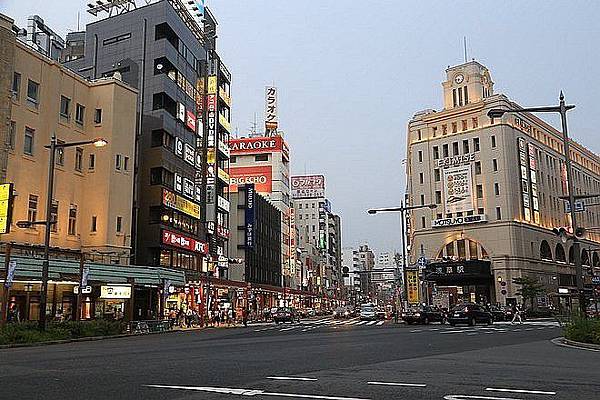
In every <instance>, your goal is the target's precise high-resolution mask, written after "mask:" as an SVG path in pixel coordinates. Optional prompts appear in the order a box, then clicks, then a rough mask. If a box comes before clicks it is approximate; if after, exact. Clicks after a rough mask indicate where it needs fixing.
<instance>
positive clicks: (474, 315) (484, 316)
mask: <svg viewBox="0 0 600 400" xmlns="http://www.w3.org/2000/svg"><path fill="white" fill-rule="evenodd" d="M448 322H449V323H450V325H452V326H454V325H456V324H468V325H469V326H473V325H476V324H477V323H486V324H491V323H493V322H494V318H493V317H492V314H491V313H490V312H489V311H486V310H485V309H484V308H483V307H482V306H480V305H479V304H473V303H463V304H459V305H457V306H456V307H454V308H453V309H452V311H450V314H449V315H448Z"/></svg>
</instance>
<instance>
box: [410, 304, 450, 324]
mask: <svg viewBox="0 0 600 400" xmlns="http://www.w3.org/2000/svg"><path fill="white" fill-rule="evenodd" d="M402 320H403V321H404V322H406V323H407V324H409V325H410V324H425V325H427V324H429V323H430V322H440V323H442V324H443V323H444V322H445V320H446V316H445V315H444V313H443V312H442V310H440V309H439V308H437V307H432V306H419V307H413V308H410V309H408V310H406V311H405V312H403V313H402Z"/></svg>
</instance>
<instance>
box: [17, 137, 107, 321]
mask: <svg viewBox="0 0 600 400" xmlns="http://www.w3.org/2000/svg"><path fill="white" fill-rule="evenodd" d="M90 144H91V145H93V146H94V147H98V148H100V147H104V146H106V145H107V144H108V141H107V140H106V139H104V138H95V139H93V140H84V141H80V142H71V143H58V141H57V139H56V134H55V133H53V134H52V138H51V139H50V144H49V145H46V146H44V147H45V148H47V149H50V161H49V164H48V189H47V193H46V195H47V198H46V220H45V221H33V222H29V223H25V221H19V222H18V223H17V226H19V227H26V228H28V227H30V226H32V225H44V226H45V228H46V231H45V232H44V233H45V236H44V262H43V264H42V287H41V289H40V316H39V319H38V327H39V329H40V330H41V331H43V330H45V329H46V303H47V298H48V267H49V264H50V229H51V227H52V224H53V223H54V222H55V221H52V220H51V219H50V212H51V210H52V197H53V196H54V159H55V157H56V149H64V148H66V147H74V146H86V145H90ZM79 289H80V290H81V288H79ZM77 312H79V310H78V311H77Z"/></svg>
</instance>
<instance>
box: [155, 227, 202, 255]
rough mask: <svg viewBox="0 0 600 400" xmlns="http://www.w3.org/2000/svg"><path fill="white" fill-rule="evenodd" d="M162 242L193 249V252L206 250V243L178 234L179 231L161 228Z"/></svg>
mask: <svg viewBox="0 0 600 400" xmlns="http://www.w3.org/2000/svg"><path fill="white" fill-rule="evenodd" d="M162 242H163V244H166V245H169V246H173V247H179V248H181V249H185V250H189V251H193V252H195V253H201V254H206V253H207V252H208V244H206V243H204V242H201V241H199V240H196V239H194V238H191V237H188V236H185V235H180V234H179V233H175V232H171V231H167V230H163V232H162Z"/></svg>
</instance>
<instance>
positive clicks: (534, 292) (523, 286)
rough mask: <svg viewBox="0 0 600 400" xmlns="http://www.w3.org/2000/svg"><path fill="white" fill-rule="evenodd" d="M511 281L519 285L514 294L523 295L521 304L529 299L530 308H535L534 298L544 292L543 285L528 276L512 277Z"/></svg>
mask: <svg viewBox="0 0 600 400" xmlns="http://www.w3.org/2000/svg"><path fill="white" fill-rule="evenodd" d="M512 282H513V283H514V284H515V285H518V286H520V289H519V290H518V291H517V292H516V295H517V296H521V297H523V304H524V305H525V304H526V301H527V300H530V301H531V308H535V298H536V297H537V296H539V295H540V294H542V293H544V285H542V284H541V283H539V282H538V281H537V280H536V279H534V278H531V277H529V276H523V277H520V278H513V280H512Z"/></svg>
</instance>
